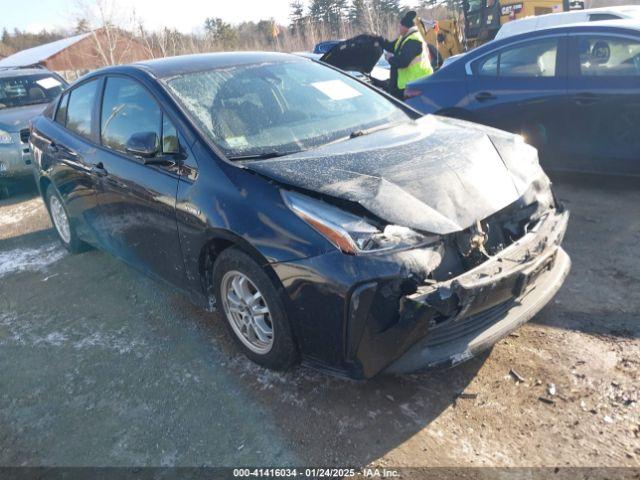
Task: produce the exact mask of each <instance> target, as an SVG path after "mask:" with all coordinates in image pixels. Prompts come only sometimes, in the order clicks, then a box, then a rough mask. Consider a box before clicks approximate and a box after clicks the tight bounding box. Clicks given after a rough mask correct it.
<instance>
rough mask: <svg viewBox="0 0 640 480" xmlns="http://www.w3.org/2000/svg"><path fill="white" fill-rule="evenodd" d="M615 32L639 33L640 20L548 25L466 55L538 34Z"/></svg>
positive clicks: (490, 43)
mask: <svg viewBox="0 0 640 480" xmlns="http://www.w3.org/2000/svg"><path fill="white" fill-rule="evenodd" d="M612 30H613V31H615V30H627V31H629V30H631V31H633V32H634V33H638V32H640V19H635V18H621V19H617V20H601V21H598V22H577V23H568V24H562V25H550V26H546V27H545V26H542V27H540V28H537V29H535V30H532V31H528V32H522V33H518V34H514V35H509V36H507V37H502V38H496V39H495V40H492V41H490V42H488V43H485V44H484V45H481V46H480V47H478V48H475V49H473V50H470V51H469V52H467V53H471V52H476V51H484V50H486V48H487V47H488V48H493V47H495V46H497V45H508V44H509V43H510V42H515V41H518V40H526V39H528V38H535V37H537V36H538V35H540V34H548V33H554V32H558V33H574V32H575V33H577V32H581V31H586V32H594V31H595V32H609V31H612Z"/></svg>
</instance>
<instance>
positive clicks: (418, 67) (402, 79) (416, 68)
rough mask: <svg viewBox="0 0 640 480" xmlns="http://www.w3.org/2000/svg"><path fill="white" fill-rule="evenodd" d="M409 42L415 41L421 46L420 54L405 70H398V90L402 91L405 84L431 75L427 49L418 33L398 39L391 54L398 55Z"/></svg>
mask: <svg viewBox="0 0 640 480" xmlns="http://www.w3.org/2000/svg"><path fill="white" fill-rule="evenodd" d="M409 40H416V41H418V42H420V44H421V45H422V53H421V54H420V55H417V56H416V58H414V59H413V60H412V61H411V63H410V64H409V65H407V66H406V67H405V68H398V89H400V90H404V89H405V87H406V86H407V83H409V82H413V81H414V80H417V79H419V78H422V77H427V76H429V75H431V74H432V73H433V67H431V62H430V61H429V49H428V48H427V44H426V43H425V42H424V41H423V40H422V37H421V36H420V32H413V33H411V34H410V35H407V36H406V37H404V38H403V37H398V39H397V40H396V44H395V45H394V47H393V53H394V54H396V55H397V54H398V52H400V50H401V49H402V47H403V46H404V44H405V43H407V42H408V41H409Z"/></svg>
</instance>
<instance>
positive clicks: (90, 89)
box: [66, 80, 99, 138]
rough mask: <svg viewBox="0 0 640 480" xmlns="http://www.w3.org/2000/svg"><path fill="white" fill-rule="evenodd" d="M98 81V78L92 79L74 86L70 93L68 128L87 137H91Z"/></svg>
mask: <svg viewBox="0 0 640 480" xmlns="http://www.w3.org/2000/svg"><path fill="white" fill-rule="evenodd" d="M98 83H99V82H98V81H97V80H92V81H90V82H87V83H84V84H82V85H80V86H79V87H76V88H74V89H73V90H71V92H70V93H69V103H68V104H67V122H66V125H67V128H68V129H69V130H71V131H72V132H75V133H77V134H78V135H82V136H83V137H86V138H90V137H91V115H92V113H93V105H94V101H95V98H96V93H97V90H98Z"/></svg>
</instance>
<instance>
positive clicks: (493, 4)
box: [414, 0, 584, 67]
mask: <svg viewBox="0 0 640 480" xmlns="http://www.w3.org/2000/svg"><path fill="white" fill-rule="evenodd" d="M462 5H463V11H464V24H463V25H460V23H461V22H459V21H458V20H457V19H455V18H448V19H444V20H438V21H435V20H426V19H423V18H420V17H416V18H415V20H414V23H415V25H416V26H417V27H418V30H419V31H420V34H421V35H422V38H423V39H424V41H425V42H427V44H428V45H429V53H430V54H431V58H432V63H433V64H434V66H437V67H439V66H440V65H441V64H442V62H443V61H444V60H445V59H447V58H449V57H451V56H452V55H458V54H460V53H463V52H465V51H466V50H470V49H472V48H475V47H477V46H479V45H482V44H483V43H486V42H488V41H490V40H493V38H494V37H495V36H496V33H498V30H499V29H500V27H501V26H502V25H504V24H505V23H507V22H510V21H512V20H518V19H520V18H524V17H530V16H534V15H545V14H547V13H556V12H566V11H569V10H583V9H584V0H505V1H500V0H463V3H462ZM434 58H435V61H433V59H434Z"/></svg>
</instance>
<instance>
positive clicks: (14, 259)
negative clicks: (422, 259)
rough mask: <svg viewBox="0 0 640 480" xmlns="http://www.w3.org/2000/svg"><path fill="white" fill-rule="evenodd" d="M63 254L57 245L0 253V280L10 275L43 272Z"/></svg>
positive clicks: (62, 249) (64, 252)
mask: <svg viewBox="0 0 640 480" xmlns="http://www.w3.org/2000/svg"><path fill="white" fill-rule="evenodd" d="M65 254H66V251H65V250H64V248H62V246H61V245H60V244H58V243H50V244H47V245H43V246H41V247H38V248H16V249H13V250H8V251H4V252H0V278H2V277H4V276H6V275H8V274H10V273H16V272H23V271H27V270H28V271H40V270H44V269H46V268H47V267H48V266H49V265H51V264H53V263H55V262H57V261H58V260H60V259H61V258H62V257H64V256H65Z"/></svg>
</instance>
